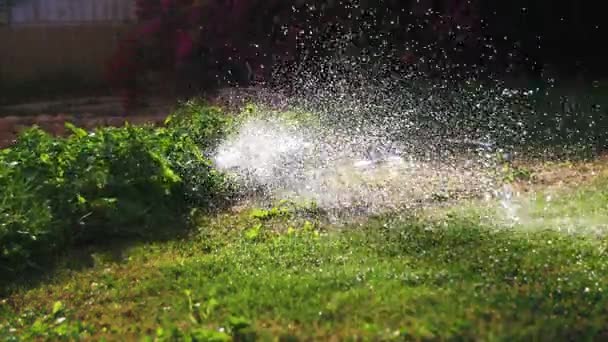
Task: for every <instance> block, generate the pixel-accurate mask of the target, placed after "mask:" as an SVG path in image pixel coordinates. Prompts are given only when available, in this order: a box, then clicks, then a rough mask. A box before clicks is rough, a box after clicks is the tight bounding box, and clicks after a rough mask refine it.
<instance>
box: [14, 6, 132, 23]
mask: <svg viewBox="0 0 608 342" xmlns="http://www.w3.org/2000/svg"><path fill="white" fill-rule="evenodd" d="M12 3H13V5H12V6H11V7H12V8H11V10H10V23H11V25H12V26H21V25H57V24H59V25H64V24H75V23H99V22H128V21H131V20H134V19H135V18H134V16H135V11H134V1H133V0H17V1H15V0H13V2H12Z"/></svg>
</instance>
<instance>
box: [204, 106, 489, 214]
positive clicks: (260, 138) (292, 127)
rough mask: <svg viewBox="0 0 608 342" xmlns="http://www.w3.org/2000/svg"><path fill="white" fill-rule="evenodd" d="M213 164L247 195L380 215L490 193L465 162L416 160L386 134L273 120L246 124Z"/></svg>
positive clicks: (485, 178) (482, 173) (481, 174)
mask: <svg viewBox="0 0 608 342" xmlns="http://www.w3.org/2000/svg"><path fill="white" fill-rule="evenodd" d="M376 133H378V132H376ZM214 160H215V163H216V165H217V167H218V168H219V169H221V170H224V171H228V172H230V173H232V174H234V175H235V176H236V177H237V179H238V180H239V181H240V182H241V184H242V185H243V186H244V187H245V188H247V189H262V190H263V193H264V195H265V196H267V197H269V198H274V199H293V200H299V201H314V202H315V203H317V205H318V206H320V207H322V208H325V209H328V210H340V211H353V210H354V211H357V212H363V213H380V212H383V211H387V210H396V209H400V208H409V207H412V206H417V205H421V204H424V203H429V202H443V201H447V200H450V199H456V198H463V197H470V196H475V195H477V194H480V193H482V192H486V191H489V189H491V188H492V187H493V185H492V184H493V179H492V174H491V172H489V170H488V169H486V168H484V167H483V164H480V163H478V162H477V161H476V160H472V159H470V158H460V159H457V158H451V159H447V158H446V159H444V160H436V161H432V160H421V159H417V158H415V157H413V156H412V155H410V154H409V153H407V152H406V148H405V147H404V146H403V144H400V143H398V142H396V141H392V140H390V139H389V137H386V136H381V135H379V134H376V135H373V136H372V135H367V134H358V132H357V131H354V132H350V133H345V132H344V131H342V132H340V133H338V132H336V131H333V130H330V129H323V128H318V127H310V126H305V125H302V124H298V123H293V122H287V121H285V120H281V119H280V118H276V117H274V118H273V117H270V118H264V119H262V118H256V117H254V118H251V119H248V120H246V121H245V122H244V123H243V124H242V125H241V126H240V129H239V130H238V132H237V133H236V134H234V135H233V136H231V137H230V138H229V139H226V140H225V141H224V142H223V143H222V144H221V145H220V146H219V148H218V150H217V152H216V154H215V156H214Z"/></svg>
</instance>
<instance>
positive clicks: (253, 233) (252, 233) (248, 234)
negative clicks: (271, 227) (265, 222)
mask: <svg viewBox="0 0 608 342" xmlns="http://www.w3.org/2000/svg"><path fill="white" fill-rule="evenodd" d="M261 231H262V225H261V224H256V225H255V226H253V227H251V228H249V229H247V230H246V231H245V238H246V239H247V240H250V241H253V240H256V239H257V238H258V237H259V236H260V233H261Z"/></svg>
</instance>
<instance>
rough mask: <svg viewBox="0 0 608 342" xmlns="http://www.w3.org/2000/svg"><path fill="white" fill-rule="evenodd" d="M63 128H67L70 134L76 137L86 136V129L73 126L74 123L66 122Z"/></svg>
mask: <svg viewBox="0 0 608 342" xmlns="http://www.w3.org/2000/svg"><path fill="white" fill-rule="evenodd" d="M65 128H67V129H68V130H69V131H70V132H72V134H74V135H75V136H76V137H78V138H83V137H86V136H87V131H85V130H84V129H82V128H79V127H76V126H74V124H72V123H69V122H66V123H65Z"/></svg>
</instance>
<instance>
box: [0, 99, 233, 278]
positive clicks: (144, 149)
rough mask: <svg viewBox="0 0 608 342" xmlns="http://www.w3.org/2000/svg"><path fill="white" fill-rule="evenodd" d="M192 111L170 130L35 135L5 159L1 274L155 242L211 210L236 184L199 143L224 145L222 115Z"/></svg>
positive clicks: (0, 191) (0, 189)
mask: <svg viewBox="0 0 608 342" xmlns="http://www.w3.org/2000/svg"><path fill="white" fill-rule="evenodd" d="M187 106H190V107H187V108H190V109H189V111H188V112H187V113H182V112H180V113H178V114H179V115H177V116H176V117H175V118H173V119H172V120H169V121H170V122H168V125H167V127H165V128H153V127H134V126H129V125H126V126H125V127H120V128H98V129H96V130H95V131H93V132H91V133H88V132H86V131H84V130H82V129H80V128H77V127H75V126H73V125H71V124H68V125H67V127H68V128H69V130H70V131H71V135H70V136H68V137H67V138H55V137H52V136H50V135H49V134H47V133H45V132H43V131H42V130H40V129H39V128H36V127H34V128H31V129H29V130H27V131H25V132H24V133H23V134H22V135H21V136H20V137H19V139H18V140H17V142H16V144H15V145H14V146H12V147H11V148H8V149H6V150H3V151H0V217H2V220H1V224H0V246H1V250H0V269H2V272H16V271H21V270H23V269H25V268H29V267H31V266H35V265H36V264H37V263H39V262H41V261H43V260H45V258H46V257H48V256H49V255H52V254H53V253H57V252H60V251H62V250H63V249H64V248H66V247H69V246H74V245H78V244H82V243H88V242H94V241H95V242H105V241H106V240H108V239H112V238H120V237H127V236H135V237H136V236H147V235H149V234H152V233H154V232H157V231H158V228H166V227H168V226H169V225H171V224H172V223H174V222H176V221H177V222H181V221H182V219H183V218H184V217H185V214H187V213H188V210H189V209H190V208H192V207H194V206H196V207H197V208H199V207H200V208H209V207H211V206H212V205H213V204H214V198H216V196H217V195H219V194H220V193H221V192H222V191H224V190H226V189H227V184H226V182H225V180H224V178H223V176H222V175H221V174H219V173H218V172H217V171H215V170H214V169H213V168H212V166H211V163H210V161H209V160H208V159H206V158H205V156H204V155H203V153H202V150H201V147H205V145H204V146H200V145H199V142H200V143H201V144H202V143H203V142H207V144H209V142H210V141H213V140H214V139H217V137H218V135H219V134H221V126H222V125H223V123H224V121H223V119H222V118H221V117H222V115H223V114H222V113H221V112H220V111H218V110H215V109H211V108H207V107H203V106H200V105H198V106H197V107H196V108H198V110H194V109H193V108H194V105H192V104H190V105H187ZM188 117H189V118H190V119H188ZM206 146H209V145H206ZM179 225H180V224H179V223H178V226H179Z"/></svg>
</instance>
